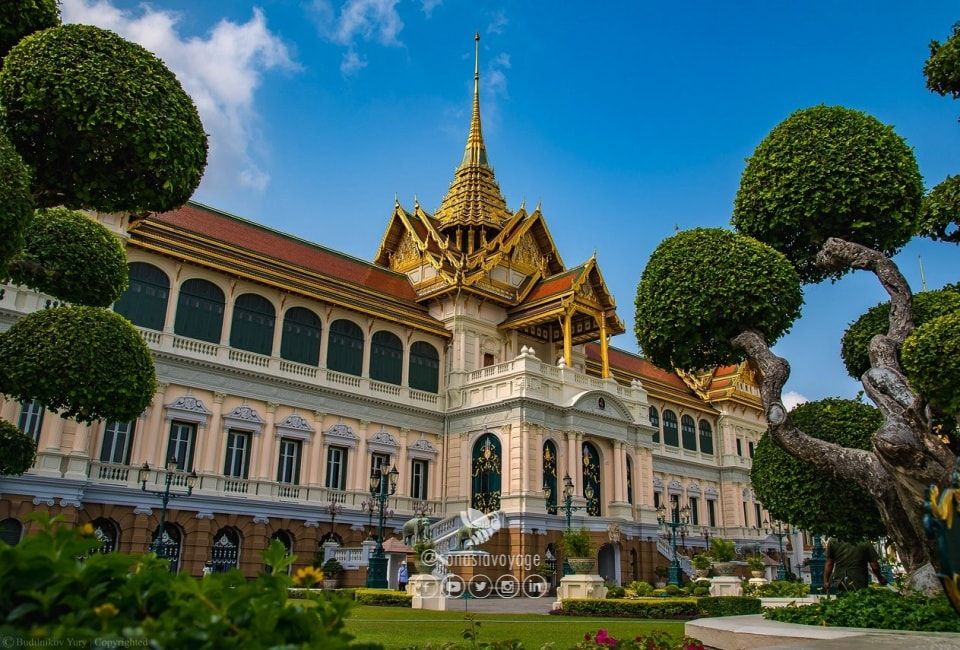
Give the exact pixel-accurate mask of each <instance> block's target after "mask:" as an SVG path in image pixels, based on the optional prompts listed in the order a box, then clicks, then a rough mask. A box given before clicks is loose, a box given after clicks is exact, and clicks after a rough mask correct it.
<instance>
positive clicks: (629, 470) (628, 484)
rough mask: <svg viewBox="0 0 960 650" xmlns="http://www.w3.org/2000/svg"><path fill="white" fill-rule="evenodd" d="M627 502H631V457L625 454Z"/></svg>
mask: <svg viewBox="0 0 960 650" xmlns="http://www.w3.org/2000/svg"><path fill="white" fill-rule="evenodd" d="M627 503H631V504H632V503H633V459H631V458H630V456H629V455H627Z"/></svg>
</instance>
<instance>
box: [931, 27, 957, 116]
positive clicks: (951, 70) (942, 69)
mask: <svg viewBox="0 0 960 650" xmlns="http://www.w3.org/2000/svg"><path fill="white" fill-rule="evenodd" d="M923 74H924V76H925V77H926V78H927V88H929V89H930V90H932V91H933V92H935V93H938V94H940V95H953V97H954V98H957V97H960V23H957V24H955V25H954V26H953V33H952V34H951V35H950V38H948V39H947V40H946V41H945V42H944V43H941V42H940V41H931V42H930V58H928V59H927V61H926V63H924V65H923Z"/></svg>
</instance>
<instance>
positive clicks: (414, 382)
mask: <svg viewBox="0 0 960 650" xmlns="http://www.w3.org/2000/svg"><path fill="white" fill-rule="evenodd" d="M407 381H408V382H409V383H410V388H413V389H415V390H422V391H426V392H428V393H436V392H437V391H438V390H439V389H440V355H439V354H438V353H437V349H436V348H435V347H433V346H432V345H430V344H429V343H424V342H423V341H417V342H415V343H414V344H413V345H411V346H410V376H409V378H408V380H407Z"/></svg>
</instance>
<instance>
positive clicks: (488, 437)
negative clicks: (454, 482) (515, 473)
mask: <svg viewBox="0 0 960 650" xmlns="http://www.w3.org/2000/svg"><path fill="white" fill-rule="evenodd" d="M500 459H501V456H500V440H499V438H497V436H495V435H494V434H492V433H485V434H483V435H482V436H480V438H478V439H477V441H476V442H475V443H474V444H473V457H472V461H471V464H470V475H471V477H472V478H471V487H472V490H471V492H472V498H471V500H470V505H471V506H472V507H473V508H475V509H477V510H479V511H480V512H493V511H495V510H499V509H500V478H501V477H500Z"/></svg>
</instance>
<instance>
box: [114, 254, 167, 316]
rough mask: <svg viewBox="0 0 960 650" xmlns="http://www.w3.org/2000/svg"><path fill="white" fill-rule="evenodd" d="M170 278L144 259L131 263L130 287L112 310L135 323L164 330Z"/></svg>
mask: <svg viewBox="0 0 960 650" xmlns="http://www.w3.org/2000/svg"><path fill="white" fill-rule="evenodd" d="M169 296H170V278H168V277H167V274H166V273H164V272H163V271H161V270H160V269H158V268H157V267H155V266H154V265H153V264H147V263H145V262H131V263H130V286H128V287H127V290H126V291H124V292H123V295H121V296H120V298H119V299H118V300H117V302H115V303H114V305H113V311H115V312H117V313H118V314H120V315H121V316H126V317H127V318H129V319H130V321H131V322H132V323H133V324H134V325H139V326H140V327H147V328H149V329H152V330H162V329H163V324H164V321H166V319H167V298H168V297H169Z"/></svg>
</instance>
